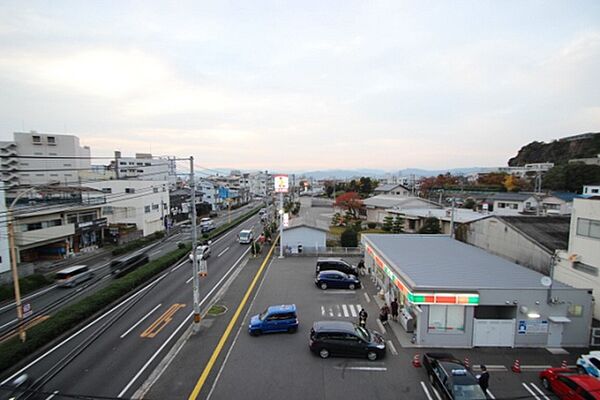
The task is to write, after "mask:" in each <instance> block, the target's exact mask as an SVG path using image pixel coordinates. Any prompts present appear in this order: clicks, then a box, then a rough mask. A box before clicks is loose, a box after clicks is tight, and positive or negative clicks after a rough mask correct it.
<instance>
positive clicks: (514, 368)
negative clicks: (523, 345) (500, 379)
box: [511, 359, 521, 373]
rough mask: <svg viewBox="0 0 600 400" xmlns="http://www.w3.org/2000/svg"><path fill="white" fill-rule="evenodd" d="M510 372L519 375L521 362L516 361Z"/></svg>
mask: <svg viewBox="0 0 600 400" xmlns="http://www.w3.org/2000/svg"><path fill="white" fill-rule="evenodd" d="M511 369H512V372H516V373H520V372H521V361H519V359H516V360H515V362H514V363H513V366H512V368H511Z"/></svg>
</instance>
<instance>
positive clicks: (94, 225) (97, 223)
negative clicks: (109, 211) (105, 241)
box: [75, 218, 108, 230]
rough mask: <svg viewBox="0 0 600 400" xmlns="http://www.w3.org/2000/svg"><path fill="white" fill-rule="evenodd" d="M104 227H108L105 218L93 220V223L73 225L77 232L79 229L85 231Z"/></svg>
mask: <svg viewBox="0 0 600 400" xmlns="http://www.w3.org/2000/svg"><path fill="white" fill-rule="evenodd" d="M106 226H108V220H107V219H106V218H99V219H95V220H93V221H86V222H78V223H77V224H76V225H75V229H76V230H79V229H86V228H103V227H106Z"/></svg>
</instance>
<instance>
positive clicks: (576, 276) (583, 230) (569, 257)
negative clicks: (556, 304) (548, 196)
mask: <svg viewBox="0 0 600 400" xmlns="http://www.w3.org/2000/svg"><path fill="white" fill-rule="evenodd" d="M599 271H600V197H595V198H576V199H575V200H574V201H573V212H572V214H571V230H570V234H569V244H568V248H567V250H566V251H559V252H558V253H557V262H556V264H555V269H554V279H556V280H557V281H560V282H564V283H566V284H568V285H571V286H573V287H577V288H590V289H593V294H594V297H595V298H596V302H595V303H594V318H596V319H600V301H598V299H599V298H600V273H599ZM569 307H572V306H571V305H570V306H569ZM573 312H574V313H575V314H574V316H577V315H580V313H581V312H582V310H573ZM583 312H585V310H583Z"/></svg>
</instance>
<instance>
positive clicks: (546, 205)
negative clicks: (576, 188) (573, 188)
mask: <svg viewBox="0 0 600 400" xmlns="http://www.w3.org/2000/svg"><path fill="white" fill-rule="evenodd" d="M577 196H578V194H577V193H565V192H553V193H551V194H550V195H549V196H546V197H544V198H543V199H542V210H543V212H544V214H546V215H570V214H571V209H572V208H573V199H574V198H575V197H577Z"/></svg>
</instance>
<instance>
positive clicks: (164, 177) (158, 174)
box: [110, 151, 177, 186]
mask: <svg viewBox="0 0 600 400" xmlns="http://www.w3.org/2000/svg"><path fill="white" fill-rule="evenodd" d="M115 162H116V166H115ZM110 169H111V170H113V171H114V173H115V176H116V179H139V180H145V181H157V182H158V181H167V182H169V185H170V186H174V185H175V181H176V180H177V171H176V164H175V160H172V159H170V158H168V157H163V158H154V157H152V154H149V153H136V154H135V157H122V156H121V152H120V151H115V161H113V162H111V168H110Z"/></svg>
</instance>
